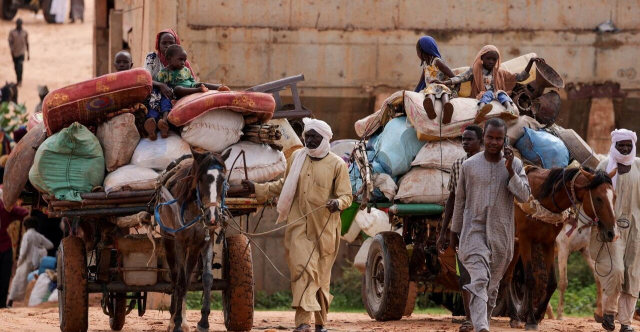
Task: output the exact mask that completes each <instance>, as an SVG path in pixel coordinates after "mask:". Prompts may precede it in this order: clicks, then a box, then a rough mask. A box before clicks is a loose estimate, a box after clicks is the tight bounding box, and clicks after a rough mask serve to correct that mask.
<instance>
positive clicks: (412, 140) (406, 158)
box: [374, 117, 424, 177]
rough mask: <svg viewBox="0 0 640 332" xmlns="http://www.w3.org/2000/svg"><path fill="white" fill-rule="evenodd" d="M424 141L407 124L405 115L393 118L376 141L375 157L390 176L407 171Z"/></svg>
mask: <svg viewBox="0 0 640 332" xmlns="http://www.w3.org/2000/svg"><path fill="white" fill-rule="evenodd" d="M423 145H424V142H421V141H419V140H418V137H417V136H416V130H415V129H414V128H413V127H411V126H410V125H409V123H408V122H407V118H406V117H399V118H395V119H393V120H391V121H389V123H387V125H386V126H385V127H384V130H383V131H382V134H380V138H379V140H378V141H377V142H376V157H375V159H374V160H376V161H378V162H379V163H380V164H381V165H382V168H383V169H384V170H385V173H387V174H389V175H390V176H391V177H396V176H400V175H402V174H404V173H406V172H408V171H409V169H410V168H411V162H413V159H414V158H415V157H416V155H417V154H418V151H420V149H421V148H422V146H423Z"/></svg>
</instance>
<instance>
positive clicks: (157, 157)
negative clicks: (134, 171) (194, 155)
mask: <svg viewBox="0 0 640 332" xmlns="http://www.w3.org/2000/svg"><path fill="white" fill-rule="evenodd" d="M185 154H188V155H191V149H190V148H189V143H187V142H186V141H185V140H183V139H182V138H180V136H178V135H176V134H174V133H169V137H167V138H160V137H158V139H157V140H155V141H152V140H150V139H148V138H143V139H141V140H140V143H138V146H137V147H136V151H135V152H134V153H133V157H131V164H132V165H136V166H140V167H145V168H151V169H154V170H156V171H164V170H165V169H166V168H167V166H169V164H170V163H171V162H172V161H174V160H175V159H178V158H180V157H182V156H184V155H185Z"/></svg>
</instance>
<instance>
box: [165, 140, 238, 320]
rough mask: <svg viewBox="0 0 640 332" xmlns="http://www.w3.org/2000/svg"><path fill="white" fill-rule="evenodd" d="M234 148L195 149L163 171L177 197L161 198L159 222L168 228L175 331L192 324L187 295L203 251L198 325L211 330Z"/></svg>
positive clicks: (168, 259) (167, 250) (172, 316)
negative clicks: (218, 242)
mask: <svg viewBox="0 0 640 332" xmlns="http://www.w3.org/2000/svg"><path fill="white" fill-rule="evenodd" d="M230 152H231V151H230V150H227V152H226V153H224V154H223V155H222V156H220V155H218V154H213V153H198V152H196V151H193V150H192V154H193V157H192V158H185V157H182V158H180V159H178V160H176V161H174V162H173V163H172V165H169V167H168V168H167V171H165V173H164V174H163V175H162V176H161V180H160V183H161V185H162V186H164V188H166V190H167V191H168V192H169V193H170V194H171V196H173V197H175V199H174V200H172V201H170V202H166V199H167V198H166V197H164V198H159V201H163V202H162V203H160V204H158V206H157V207H156V219H160V221H158V223H159V224H160V225H161V229H162V231H161V234H162V243H163V245H164V248H165V250H166V255H167V262H168V263H169V269H170V270H171V283H172V286H173V293H172V295H171V307H170V309H169V312H170V313H171V320H170V323H169V332H183V331H188V330H189V327H188V326H187V323H186V296H187V290H188V286H189V281H190V279H191V274H192V272H193V271H194V269H195V268H196V266H197V265H198V258H199V257H202V267H203V272H202V283H203V303H202V310H201V314H202V317H201V319H200V321H199V322H198V331H208V330H209V314H210V312H211V286H212V284H213V274H212V262H213V256H214V253H213V244H214V242H213V241H214V240H215V239H214V237H215V233H214V230H215V229H216V228H217V226H216V219H217V218H219V216H220V213H221V211H220V202H221V201H222V199H223V195H224V189H223V186H224V185H225V183H224V174H225V172H226V169H225V163H224V162H225V160H226V159H227V158H228V157H229V153H230ZM160 190H163V187H161V188H160ZM165 193H166V191H165ZM159 196H161V194H159ZM172 202H173V204H171V203H172ZM161 207H162V208H161ZM158 216H159V217H160V218H158Z"/></svg>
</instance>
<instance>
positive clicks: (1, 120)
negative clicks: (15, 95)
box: [0, 101, 29, 134]
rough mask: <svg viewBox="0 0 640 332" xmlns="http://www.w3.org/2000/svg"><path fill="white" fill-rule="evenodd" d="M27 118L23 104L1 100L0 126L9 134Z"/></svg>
mask: <svg viewBox="0 0 640 332" xmlns="http://www.w3.org/2000/svg"><path fill="white" fill-rule="evenodd" d="M28 120H29V114H28V113H27V107H26V106H25V105H24V104H16V103H12V102H6V101H5V102H3V103H2V104H0V128H2V130H4V132H6V133H8V134H10V133H12V132H13V131H14V130H16V129H18V127H20V126H22V125H24V124H26V123H27V121H28Z"/></svg>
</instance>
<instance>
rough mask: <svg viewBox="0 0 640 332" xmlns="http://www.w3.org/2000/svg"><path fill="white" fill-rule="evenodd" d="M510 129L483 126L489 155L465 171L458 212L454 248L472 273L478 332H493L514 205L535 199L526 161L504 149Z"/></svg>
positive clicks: (499, 123)
mask: <svg viewBox="0 0 640 332" xmlns="http://www.w3.org/2000/svg"><path fill="white" fill-rule="evenodd" d="M506 137H507V125H506V123H505V122H504V121H503V120H502V119H499V118H493V119H489V120H488V121H487V122H486V123H485V126H484V137H483V141H484V152H483V153H478V154H476V155H475V156H473V157H471V158H469V159H467V160H466V161H465V162H464V163H462V167H460V178H459V179H458V187H457V188H456V203H455V207H454V210H453V217H452V224H451V232H450V237H451V239H450V245H451V246H452V247H453V248H454V249H455V248H457V247H458V243H460V250H459V252H458V255H459V258H460V261H461V262H462V264H463V266H464V267H465V268H466V269H467V271H468V272H469V275H470V276H471V281H470V282H469V283H468V284H467V285H465V286H464V287H463V288H464V289H466V290H467V291H469V293H470V294H471V298H470V301H469V312H470V313H471V321H472V323H473V326H474V328H475V330H476V332H489V322H490V319H491V313H492V312H493V308H494V307H495V305H496V299H497V297H498V287H499V286H500V280H502V276H504V273H505V271H506V270H507V267H508V266H509V263H510V262H511V259H512V258H513V247H514V243H515V223H514V212H513V211H514V210H513V209H514V207H513V206H514V204H513V200H514V199H517V200H518V201H519V202H526V201H527V200H528V199H529V196H530V195H531V188H530V187H529V179H528V178H527V175H526V174H525V172H524V167H523V165H522V161H520V159H518V158H516V157H515V156H514V155H513V150H511V148H510V147H509V146H508V145H505V139H506ZM503 151H504V152H503Z"/></svg>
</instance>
